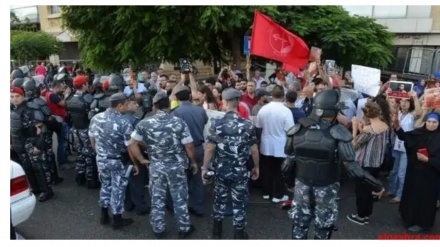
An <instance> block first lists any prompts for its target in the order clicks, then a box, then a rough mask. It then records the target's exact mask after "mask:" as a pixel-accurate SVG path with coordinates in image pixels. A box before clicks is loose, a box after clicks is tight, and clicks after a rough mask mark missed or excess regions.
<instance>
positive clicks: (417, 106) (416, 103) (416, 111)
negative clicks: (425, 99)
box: [409, 91, 423, 120]
mask: <svg viewBox="0 0 440 247" xmlns="http://www.w3.org/2000/svg"><path fill="white" fill-rule="evenodd" d="M409 95H410V97H412V98H413V100H414V106H415V109H414V112H413V114H414V118H415V120H417V119H419V118H420V117H421V116H422V114H423V110H422V106H421V104H420V100H419V98H418V97H417V94H416V92H414V91H412V92H410V93H409Z"/></svg>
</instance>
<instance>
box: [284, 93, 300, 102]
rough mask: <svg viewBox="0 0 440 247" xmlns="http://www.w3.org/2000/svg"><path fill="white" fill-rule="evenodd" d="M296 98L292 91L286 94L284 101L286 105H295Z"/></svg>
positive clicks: (296, 95)
mask: <svg viewBox="0 0 440 247" xmlns="http://www.w3.org/2000/svg"><path fill="white" fill-rule="evenodd" d="M297 97H298V94H297V93H296V92H295V91H293V90H289V91H287V93H286V101H287V102H288V103H295V101H296V98H297Z"/></svg>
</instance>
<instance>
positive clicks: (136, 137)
mask: <svg viewBox="0 0 440 247" xmlns="http://www.w3.org/2000/svg"><path fill="white" fill-rule="evenodd" d="M141 133H142V130H141V128H139V125H138V126H136V129H135V130H134V131H133V132H132V133H131V135H130V137H131V139H130V141H129V142H128V150H129V153H131V157H133V158H135V159H136V160H138V161H139V163H141V164H143V165H146V166H148V163H149V161H148V160H147V159H145V158H144V156H143V155H142V152H141V149H140V148H139V145H140V143H141V142H142V141H143V139H144V138H143V136H142V134H141Z"/></svg>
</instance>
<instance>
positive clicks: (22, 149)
mask: <svg viewBox="0 0 440 247" xmlns="http://www.w3.org/2000/svg"><path fill="white" fill-rule="evenodd" d="M11 103H12V104H13V106H14V108H13V110H12V111H11V139H12V147H13V149H14V150H15V151H16V152H17V153H18V154H19V155H20V159H21V162H22V166H23V169H24V170H25V172H26V175H27V176H28V179H29V182H30V184H31V186H32V189H33V190H34V191H35V192H37V190H39V191H41V194H40V196H39V198H38V200H39V201H40V202H44V201H47V200H49V199H50V198H52V197H53V191H52V180H51V171H50V167H49V166H46V165H44V162H43V158H42V154H43V146H44V137H43V136H42V135H41V128H43V121H44V115H43V113H42V112H41V111H39V110H38V109H31V108H29V107H28V106H27V102H26V101H25V98H24V91H23V89H21V88H18V87H11Z"/></svg>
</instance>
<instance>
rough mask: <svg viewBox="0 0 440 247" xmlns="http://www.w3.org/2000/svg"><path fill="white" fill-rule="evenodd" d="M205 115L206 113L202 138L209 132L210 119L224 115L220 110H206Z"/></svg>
mask: <svg viewBox="0 0 440 247" xmlns="http://www.w3.org/2000/svg"><path fill="white" fill-rule="evenodd" d="M206 115H208V123H206V125H205V128H204V129H203V138H204V139H205V140H206V137H207V136H208V134H209V128H210V127H211V119H212V118H222V117H223V116H224V115H225V113H224V112H221V111H214V110H206Z"/></svg>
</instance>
